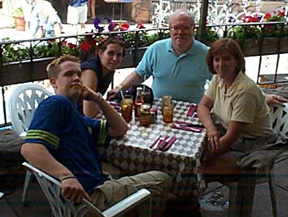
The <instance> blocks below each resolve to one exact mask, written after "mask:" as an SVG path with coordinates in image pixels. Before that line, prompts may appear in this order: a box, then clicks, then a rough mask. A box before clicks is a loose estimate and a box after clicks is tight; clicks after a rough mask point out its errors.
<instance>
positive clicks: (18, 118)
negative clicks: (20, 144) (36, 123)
mask: <svg viewBox="0 0 288 217" xmlns="http://www.w3.org/2000/svg"><path fill="white" fill-rule="evenodd" d="M51 95H53V94H52V93H51V92H49V91H48V90H47V89H45V88H44V87H42V86H40V85H38V84H34V83H26V84H19V85H17V86H16V87H15V88H14V89H13V90H12V92H11V96H10V100H9V104H8V107H9V113H10V118H11V123H12V127H13V129H14V130H15V131H16V133H17V134H18V135H20V136H22V137H24V136H25V135H26V132H27V130H28V127H29V125H30V122H31V120H32V118H33V115H34V112H35V110H36V108H37V107H38V105H39V103H40V102H41V101H42V100H43V99H45V98H47V97H49V96H51Z"/></svg>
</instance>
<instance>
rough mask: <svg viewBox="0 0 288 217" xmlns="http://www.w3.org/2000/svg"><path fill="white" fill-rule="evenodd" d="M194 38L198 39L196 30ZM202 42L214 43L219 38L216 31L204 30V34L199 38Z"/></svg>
mask: <svg viewBox="0 0 288 217" xmlns="http://www.w3.org/2000/svg"><path fill="white" fill-rule="evenodd" d="M195 38H199V32H198V29H197V30H196V32H195ZM201 38H202V40H203V41H204V42H214V41H216V40H217V39H219V38H220V35H219V34H218V32H217V31H215V30H213V29H212V28H209V29H206V32H205V34H204V35H203V36H202V37H201Z"/></svg>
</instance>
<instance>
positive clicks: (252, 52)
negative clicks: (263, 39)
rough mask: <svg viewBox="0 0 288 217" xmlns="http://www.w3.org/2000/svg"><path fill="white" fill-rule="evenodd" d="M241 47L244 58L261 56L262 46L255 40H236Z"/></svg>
mask: <svg viewBox="0 0 288 217" xmlns="http://www.w3.org/2000/svg"><path fill="white" fill-rule="evenodd" d="M236 41H237V42H238V44H239V45H240V47H241V49H242V51H243V53H244V56H257V55H259V54H260V44H259V41H258V40H254V39H243V40H236Z"/></svg>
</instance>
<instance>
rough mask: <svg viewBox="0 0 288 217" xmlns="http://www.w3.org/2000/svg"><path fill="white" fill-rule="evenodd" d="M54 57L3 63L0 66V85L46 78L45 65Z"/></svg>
mask: <svg viewBox="0 0 288 217" xmlns="http://www.w3.org/2000/svg"><path fill="white" fill-rule="evenodd" d="M54 58H55V57H47V58H42V59H35V60H34V61H33V62H30V60H25V61H23V62H21V63H20V62H13V63H8V64H7V63H5V64H3V67H1V68H0V77H1V79H0V86H4V85H9V84H18V83H24V82H30V81H38V80H44V79H46V78H47V73H46V67H47V65H48V64H49V63H50V62H51V61H52V60H53V59H54Z"/></svg>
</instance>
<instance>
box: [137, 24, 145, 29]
mask: <svg viewBox="0 0 288 217" xmlns="http://www.w3.org/2000/svg"><path fill="white" fill-rule="evenodd" d="M136 28H138V29H146V27H145V26H144V25H143V24H142V23H138V24H137V26H136Z"/></svg>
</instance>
